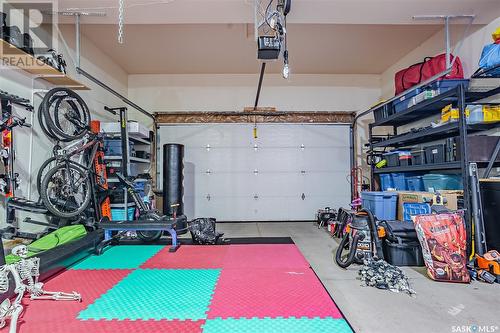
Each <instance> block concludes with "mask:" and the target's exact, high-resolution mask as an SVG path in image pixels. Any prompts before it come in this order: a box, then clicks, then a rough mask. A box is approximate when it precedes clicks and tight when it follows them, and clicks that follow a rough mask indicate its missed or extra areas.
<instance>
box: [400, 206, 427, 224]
mask: <svg viewBox="0 0 500 333" xmlns="http://www.w3.org/2000/svg"><path fill="white" fill-rule="evenodd" d="M430 213H431V206H430V205H429V204H428V203H409V202H405V203H404V204H403V220H405V221H411V217H412V216H415V215H423V214H430Z"/></svg>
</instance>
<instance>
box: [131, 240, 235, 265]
mask: <svg viewBox="0 0 500 333" xmlns="http://www.w3.org/2000/svg"><path fill="white" fill-rule="evenodd" d="M229 247H230V246H227V245H182V246H181V247H180V248H179V249H178V250H177V251H176V252H174V253H170V252H168V250H169V247H165V248H164V249H163V250H161V251H160V252H158V253H157V254H156V255H154V256H153V257H152V258H150V259H149V260H148V261H146V262H145V263H144V264H143V265H142V266H141V268H158V269H162V268H173V269H183V268H193V269H195V268H197V269H203V268H222V266H223V263H224V258H225V256H226V252H227V251H228V248H229Z"/></svg>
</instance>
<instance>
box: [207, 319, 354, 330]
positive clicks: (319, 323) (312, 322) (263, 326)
mask: <svg viewBox="0 0 500 333" xmlns="http://www.w3.org/2000/svg"><path fill="white" fill-rule="evenodd" d="M226 332H231V333H254V332H266V333H275V332H276V333H319V332H325V333H326V332H328V333H352V332H353V331H352V330H351V328H350V327H349V324H347V322H346V321H345V320H344V319H335V318H322V319H320V318H293V317H292V318H251V319H245V318H240V319H236V318H228V319H221V318H216V319H208V320H207V321H206V323H205V324H204V325H203V333H226Z"/></svg>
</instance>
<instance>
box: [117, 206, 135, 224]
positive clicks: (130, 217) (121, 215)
mask: <svg viewBox="0 0 500 333" xmlns="http://www.w3.org/2000/svg"><path fill="white" fill-rule="evenodd" d="M127 213H128V221H133V220H134V217H135V216H134V215H135V207H129V208H128V209H127ZM125 220H127V219H126V218H125V209H123V208H111V221H125Z"/></svg>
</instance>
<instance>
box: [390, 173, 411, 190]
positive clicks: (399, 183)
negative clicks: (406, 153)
mask: <svg viewBox="0 0 500 333" xmlns="http://www.w3.org/2000/svg"><path fill="white" fill-rule="evenodd" d="M391 177H392V184H393V188H394V189H396V190H398V191H407V190H408V188H407V186H408V185H407V184H406V177H407V176H406V175H405V174H404V173H391Z"/></svg>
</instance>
